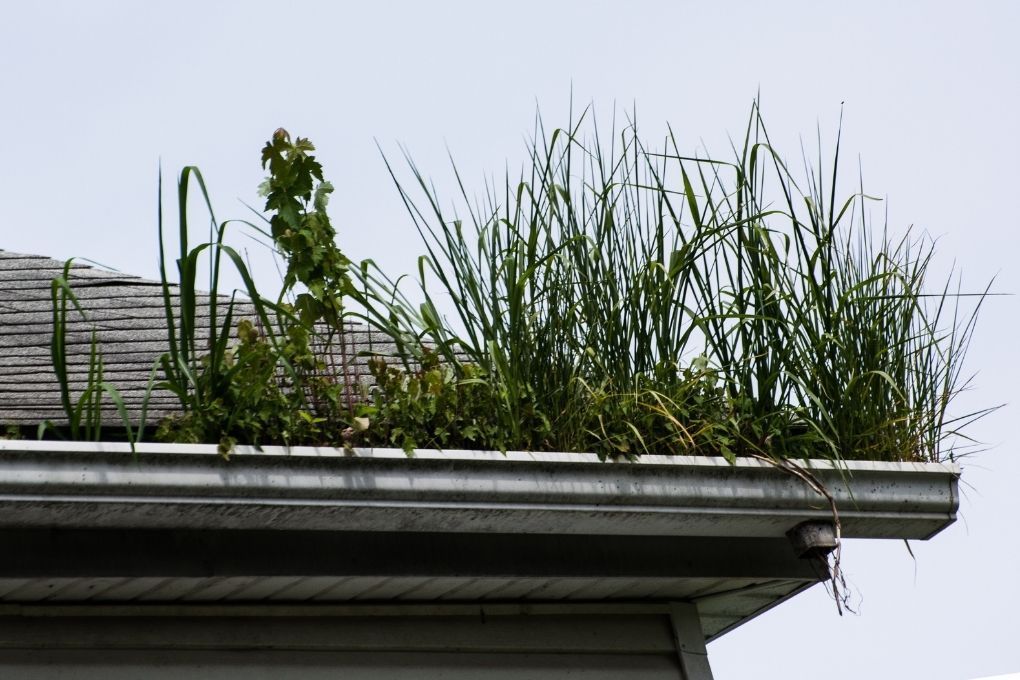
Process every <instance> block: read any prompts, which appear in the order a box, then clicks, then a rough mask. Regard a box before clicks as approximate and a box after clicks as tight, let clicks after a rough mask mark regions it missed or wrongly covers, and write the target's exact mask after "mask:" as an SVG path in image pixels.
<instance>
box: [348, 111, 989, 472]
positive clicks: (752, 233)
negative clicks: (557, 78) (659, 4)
mask: <svg viewBox="0 0 1020 680" xmlns="http://www.w3.org/2000/svg"><path fill="white" fill-rule="evenodd" d="M601 135H602V133H601V132H600V130H599V127H598V125H596V124H595V123H594V121H593V119H592V116H591V114H590V112H585V114H582V115H581V116H580V119H579V120H577V121H574V122H572V123H571V124H570V125H569V126H568V127H566V128H563V129H557V130H554V131H552V132H551V133H548V134H547V133H546V131H545V129H544V128H543V127H542V126H541V124H539V126H538V127H537V129H536V133H535V137H534V142H533V144H532V146H531V147H530V163H529V164H528V166H527V167H526V169H525V171H524V172H523V173H522V175H521V176H519V177H515V178H511V177H509V176H508V177H507V179H506V182H505V183H504V185H503V186H502V187H500V188H499V190H498V191H497V190H495V189H493V188H492V187H490V188H489V189H488V190H487V194H486V195H485V196H484V198H483V199H482V200H481V201H475V200H472V197H471V196H470V195H469V193H468V191H467V190H466V188H465V185H464V183H463V182H462V181H461V178H460V176H459V174H458V175H457V181H458V185H459V186H458V189H459V194H460V198H461V199H462V200H461V205H462V206H464V214H463V215H451V214H448V213H447V211H446V210H445V209H444V208H443V206H444V205H446V203H444V201H443V199H442V198H441V197H440V196H439V194H438V193H437V192H436V191H435V189H434V188H433V187H432V185H431V184H430V183H429V181H428V180H427V179H426V177H425V176H424V174H423V173H422V172H421V171H420V170H419V168H418V167H417V166H416V165H415V164H414V162H413V161H412V160H411V159H410V158H409V157H408V156H407V154H406V153H405V159H406V161H407V163H408V167H409V170H410V177H411V181H410V182H409V183H405V182H404V181H401V180H400V179H399V178H398V173H397V172H396V170H395V169H394V168H393V167H392V166H389V167H390V172H391V174H392V175H393V177H394V180H395V182H396V184H397V188H398V190H399V192H400V195H401V197H402V198H403V200H404V203H405V205H406V206H407V209H408V212H409V214H410V216H411V219H412V221H413V223H414V225H415V226H416V228H417V230H418V232H419V234H420V235H421V237H422V239H423V243H424V247H425V249H426V254H425V255H424V256H423V257H422V258H421V259H420V260H419V268H418V269H419V271H418V279H417V285H416V290H415V291H413V292H410V291H406V290H405V289H404V288H402V287H401V286H400V285H397V282H396V281H395V280H394V279H392V278H391V277H388V276H387V275H385V274H384V273H383V272H381V271H380V270H379V269H378V268H376V267H375V266H374V265H373V264H372V263H371V262H366V263H363V266H362V268H361V269H360V271H359V282H360V286H361V288H362V290H363V291H364V299H363V303H364V304H365V307H366V312H365V318H366V319H368V320H369V321H370V322H371V323H372V324H373V325H375V326H376V327H378V328H380V329H382V330H383V331H385V332H387V333H389V334H390V335H391V336H392V337H394V338H395V339H397V340H398V341H399V347H400V348H401V349H400V352H399V354H400V358H401V359H402V360H404V361H405V362H406V363H407V365H408V366H410V365H411V364H412V362H414V361H416V360H418V358H420V356H421V355H422V354H423V353H425V352H428V351H435V352H437V353H439V354H440V355H441V356H442V357H443V358H444V359H445V361H446V362H448V363H449V364H451V365H453V366H458V365H463V364H470V365H472V366H475V367H479V368H480V369H481V373H482V375H484V376H485V377H484V383H485V385H486V386H487V388H488V391H487V392H485V394H486V395H487V396H486V397H485V398H487V399H489V400H490V401H491V412H492V413H493V417H494V418H495V419H496V420H497V421H498V427H497V429H498V430H499V431H500V432H502V433H504V438H502V439H501V440H500V441H498V442H495V443H496V444H498V445H499V446H500V447H503V448H515V449H518V448H519V449H527V450H532V449H545V450H549V449H552V450H565V451H580V450H594V451H597V452H599V453H600V454H603V455H607V456H609V455H627V456H631V455H638V454H647V453H666V454H675V453H704V454H721V455H724V456H726V457H728V458H731V459H732V458H733V457H734V456H737V455H758V456H768V457H772V458H791V457H793V458H807V457H825V458H832V459H853V458H863V459H874V460H914V461H918V460H942V459H945V458H947V457H951V456H952V455H953V454H954V451H955V450H956V449H955V448H954V447H958V446H959V445H960V443H961V440H960V438H959V437H958V436H957V435H959V434H960V433H959V427H958V425H960V424H962V423H967V422H969V421H970V420H971V419H973V418H975V417H979V416H980V415H981V414H980V413H975V414H968V415H964V416H962V417H961V416H957V417H955V418H951V417H950V416H949V415H947V414H949V413H950V411H949V407H950V405H951V403H952V401H953V398H954V397H955V396H956V395H957V394H958V393H959V391H960V390H961V389H962V388H963V387H964V386H965V384H966V379H965V377H964V374H963V373H962V361H963V358H964V356H965V354H966V350H967V346H968V344H969V341H970V338H971V335H972V333H973V330H974V323H975V321H976V314H977V308H978V307H979V306H980V301H981V300H982V299H983V296H981V295H979V296H978V298H977V304H976V305H974V306H973V308H972V309H971V311H970V312H966V313H965V312H964V311H963V307H962V306H961V303H962V298H961V296H960V295H958V291H956V290H955V289H953V288H952V286H951V284H950V283H948V282H944V281H943V282H938V283H937V284H936V285H934V286H933V285H932V283H931V281H930V280H929V279H930V278H931V277H930V269H931V262H932V257H933V244H932V242H931V241H930V240H927V239H924V238H917V237H915V236H914V235H913V234H911V233H907V234H905V235H904V236H902V237H899V238H898V239H893V238H892V237H890V236H889V235H888V231H887V229H886V227H885V225H883V226H882V227H881V229H880V230H876V229H874V228H873V225H872V224H871V223H870V221H869V219H868V214H869V203H870V202H871V199H869V198H868V197H867V196H866V195H865V194H864V192H863V189H859V190H857V191H856V192H854V193H853V194H852V195H850V196H847V197H845V198H839V197H837V193H836V192H837V186H838V184H839V175H838V168H839V139H838V138H837V141H836V145H835V149H834V153H833V157H832V160H831V161H830V163H829V164H828V166H827V168H823V167H822V163H821V160H819V161H818V163H817V165H816V166H815V167H814V168H813V169H811V170H810V171H809V172H808V173H807V176H806V178H804V179H803V180H801V181H800V182H798V181H796V180H795V178H794V174H793V173H792V172H791V171H790V170H789V168H788V166H787V164H786V163H785V162H784V160H783V159H782V157H781V156H780V155H779V154H778V153H777V152H776V151H775V149H774V148H773V146H772V144H771V143H770V141H769V138H768V134H767V131H766V128H765V126H764V124H763V121H762V117H761V115H760V112H759V110H758V108H757V106H755V107H754V109H753V110H752V113H751V116H750V118H749V122H748V125H747V128H746V130H745V133H744V135H743V141H742V144H741V145H740V146H739V148H737V149H735V152H734V154H733V156H732V158H730V159H726V160H718V159H710V158H699V157H693V156H690V155H685V154H683V153H681V151H680V149H681V145H680V142H679V140H677V139H676V137H675V136H674V134H673V133H672V131H670V132H669V134H668V135H667V136H666V138H665V140H664V145H662V146H661V147H658V148H654V149H653V148H649V147H648V146H646V145H645V143H644V142H643V141H642V139H641V138H640V137H639V135H638V134H637V130H636V128H635V127H634V126H627V127H625V128H624V129H622V130H619V131H616V130H612V131H610V134H609V135H608V136H601ZM455 170H456V168H455ZM412 300H421V301H422V302H421V303H418V302H412ZM444 312H445V314H444ZM469 379H470V380H471V381H473V382H475V381H477V380H478V378H477V376H476V374H475V372H474V371H472V372H471V375H470V378H469ZM964 441H965V440H964Z"/></svg>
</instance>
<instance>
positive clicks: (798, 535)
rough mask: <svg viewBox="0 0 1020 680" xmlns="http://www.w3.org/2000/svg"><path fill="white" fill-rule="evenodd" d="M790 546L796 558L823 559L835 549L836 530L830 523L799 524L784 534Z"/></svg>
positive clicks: (812, 522)
mask: <svg viewBox="0 0 1020 680" xmlns="http://www.w3.org/2000/svg"><path fill="white" fill-rule="evenodd" d="M786 537H787V538H788V539H790V545H791V546H793V551H794V552H795V553H796V554H797V557H799V558H801V559H807V558H812V557H815V558H823V559H824V558H825V557H826V556H828V554H829V553H831V552H832V551H833V550H835V549H836V546H837V545H838V542H837V540H836V529H835V527H834V526H833V525H832V522H821V521H810V522H801V523H800V524H798V525H797V526H795V527H794V528H792V529H790V530H789V531H787V532H786Z"/></svg>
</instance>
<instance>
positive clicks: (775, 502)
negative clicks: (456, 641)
mask: <svg viewBox="0 0 1020 680" xmlns="http://www.w3.org/2000/svg"><path fill="white" fill-rule="evenodd" d="M0 452H2V455H0V540H2V542H3V544H4V545H5V546H6V548H7V553H8V555H9V559H6V560H4V562H3V564H0V603H17V604H54V603H61V602H63V603H65V604H66V603H76V602H80V601H87V602H89V603H105V604H111V603H114V604H122V605H125V606H128V605H130V606H136V605H158V604H184V603H191V604H195V603H207V604H209V603H215V604H234V605H243V604H255V603H258V604H268V603H272V604H316V605H331V606H337V605H357V604H366V603H367V604H371V603H376V604H379V603H408V604H410V603H422V602H432V603H442V604H458V603H461V604H463V603H468V602H482V603H500V602H517V603H520V602H529V603H556V602H571V603H574V602H582V603H583V602H587V603H606V604H625V603H643V604H646V605H647V604H653V605H654V604H656V603H658V604H660V605H661V604H663V603H668V602H670V601H675V600H685V601H691V602H695V603H696V604H697V606H698V611H699V614H700V617H701V621H702V627H703V629H704V631H705V635H706V637H707V638H708V639H712V638H715V637H718V636H719V635H721V634H723V633H725V632H726V631H728V630H731V629H732V628H733V627H735V626H737V625H739V624H741V623H743V622H745V621H747V620H749V619H751V618H753V617H754V616H757V615H758V614H760V613H762V612H763V611H765V610H767V609H769V608H771V607H772V606H774V605H775V604H777V603H779V602H781V601H783V600H784V599H786V598H788V597H790V596H792V595H794V594H796V593H798V592H800V591H801V590H803V589H805V588H807V587H810V586H811V585H814V584H816V583H818V582H819V581H821V580H824V579H825V578H826V571H825V569H824V568H822V567H821V566H820V565H819V564H818V563H817V562H816V561H815V560H813V559H799V558H798V557H797V556H796V554H795V552H794V550H793V548H792V547H791V545H790V543H789V541H788V540H787V538H786V532H787V531H789V530H790V529H792V528H794V527H796V526H798V525H800V524H801V523H803V522H807V521H817V520H826V521H827V520H831V516H830V514H829V511H828V509H827V506H826V504H825V503H824V502H821V500H822V499H821V498H820V497H819V496H817V495H816V494H815V493H814V492H813V491H811V490H810V489H809V488H808V487H807V486H806V485H805V484H803V483H802V482H801V481H800V480H798V479H796V478H795V477H793V476H792V475H789V474H787V473H785V472H783V471H781V470H779V469H777V468H775V467H774V466H770V465H767V464H764V463H761V462H759V461H756V460H738V461H737V463H736V464H735V465H731V464H729V463H727V462H725V461H723V460H722V459H715V458H704V457H696V456H691V457H676V458H674V457H660V456H649V457H646V458H643V459H641V460H640V461H638V462H636V463H622V462H621V463H605V462H601V461H599V460H598V458H597V457H595V456H593V455H589V454H545V453H542V454H540V453H514V452H510V453H508V454H506V455H504V454H500V453H491V452H472V451H444V452H439V451H418V452H416V454H415V457H414V458H408V457H407V456H406V455H405V454H404V453H403V451H398V450H392V449H356V450H355V451H354V452H353V453H345V452H343V451H340V450H336V449H325V448H322V449H319V448H292V449H284V448H279V447H265V448H264V449H261V450H256V449H252V448H248V447H239V449H238V451H237V452H236V453H235V454H234V455H233V456H232V457H231V459H230V460H229V461H224V460H223V459H222V458H221V457H220V456H217V455H216V454H215V447H214V446H204V445H171V444H143V445H141V446H140V447H139V449H138V450H137V452H136V453H134V454H132V452H131V450H130V448H129V447H128V446H127V445H123V444H107V443H85V442H23V441H0ZM846 465H847V467H846V468H844V469H837V468H835V467H834V466H833V465H832V464H830V463H827V462H823V461H815V462H812V463H811V464H810V469H811V470H812V472H813V473H814V474H815V475H816V476H817V477H818V479H819V480H821V481H822V482H823V483H825V484H826V485H827V486H828V488H829V489H831V491H832V493H833V495H834V497H835V499H836V501H837V504H838V507H839V509H840V516H841V521H842V526H843V535H844V536H845V537H850V538H867V537H872V538H874V537H883V538H900V539H913V538H926V537H929V536H931V535H932V534H934V533H936V532H937V531H939V530H941V529H942V528H944V527H945V526H947V525H949V524H950V523H952V522H953V521H954V519H955V517H956V510H957V505H958V495H957V481H958V480H957V478H958V475H959V470H958V469H957V468H956V467H955V466H951V465H943V464H931V463H929V464H920V463H869V462H851V463H847V464H846Z"/></svg>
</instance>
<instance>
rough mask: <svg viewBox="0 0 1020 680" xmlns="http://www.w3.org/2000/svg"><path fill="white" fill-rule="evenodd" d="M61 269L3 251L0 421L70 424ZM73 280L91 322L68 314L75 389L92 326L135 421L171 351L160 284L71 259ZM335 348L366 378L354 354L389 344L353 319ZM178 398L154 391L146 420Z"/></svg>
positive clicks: (82, 381) (84, 370)
mask: <svg viewBox="0 0 1020 680" xmlns="http://www.w3.org/2000/svg"><path fill="white" fill-rule="evenodd" d="M63 269H64V263H63V262H61V261H59V260H54V259H52V258H48V257H42V256H39V255H22V254H18V253H11V252H8V251H2V250H0V425H20V426H35V425H38V424H39V423H41V422H43V421H46V420H50V421H53V422H55V423H60V422H64V421H65V415H64V411H63V408H62V407H61V403H60V391H59V389H60V388H59V385H58V383H57V379H56V376H55V374H54V372H53V368H52V365H53V362H52V359H51V355H50V340H51V337H52V332H53V309H52V302H51V282H52V280H53V279H54V278H56V277H57V276H60V275H62V274H63ZM69 281H70V284H71V289H72V290H73V291H74V293H75V295H76V296H77V297H78V299H79V301H80V303H81V306H82V308H83V309H84V311H85V314H86V315H87V316H88V319H87V320H86V319H82V318H81V316H80V315H79V314H77V312H74V311H72V312H70V313H69V314H68V331H67V363H68V367H69V371H68V372H69V379H70V383H71V389H72V392H74V391H77V390H81V389H83V387H84V386H85V385H86V383H87V376H88V362H89V350H90V345H91V339H92V330H93V329H95V330H96V332H97V339H98V342H99V349H100V351H101V353H102V356H103V361H104V374H105V377H106V380H107V381H108V382H110V383H112V384H113V385H114V386H115V387H116V388H117V389H118V391H119V392H120V393H121V395H122V397H123V399H124V402H125V404H126V406H127V408H128V411H129V414H130V416H131V417H132V419H134V420H135V421H137V420H138V418H139V416H140V412H141V406H142V401H143V398H144V395H145V391H146V388H147V387H148V384H149V378H150V375H151V373H152V369H153V365H154V363H155V362H156V360H157V359H158V358H159V357H160V355H162V354H163V352H165V351H167V349H168V345H167V332H166V316H165V311H164V302H163V287H162V284H161V283H160V282H159V281H152V280H147V279H143V278H140V277H137V276H131V275H127V274H121V273H118V272H114V271H110V270H107V269H103V268H101V267H98V266H89V265H86V264H83V263H81V262H79V261H75V262H74V263H72V265H71V270H70V276H69ZM176 293H177V287H176V286H173V287H172V288H171V299H172V301H176V298H177V295H176ZM208 305H209V297H208V296H199V297H198V312H197V315H198V318H199V323H198V324H197V325H198V326H199V328H198V330H197V333H196V335H197V338H196V339H197V341H198V342H202V341H203V340H205V339H206V338H207V337H208V332H207V329H204V328H203V327H202V325H203V324H202V320H203V319H208V312H207V310H208ZM240 305H241V306H240V309H239V310H238V311H239V313H235V315H236V316H243V315H245V314H251V312H250V307H249V306H248V305H246V304H245V303H243V302H242V303H240ZM203 315H204V316H203ZM334 345H335V346H342V347H345V348H346V350H347V355H348V357H347V358H348V362H347V363H348V368H349V371H350V373H352V374H354V375H355V376H357V377H359V378H360V377H363V376H365V375H367V364H366V362H367V359H365V358H364V357H358V356H357V355H358V354H359V353H360V352H362V351H363V350H375V351H381V350H386V348H388V347H390V346H391V345H390V344H389V343H387V341H386V338H383V337H381V336H379V335H377V334H372V333H369V332H367V330H366V329H365V328H364V327H363V326H360V325H356V324H348V325H347V326H346V328H345V333H344V338H343V342H342V343H341V341H340V340H337V341H335V342H334ZM330 349H331V348H326V351H330ZM335 365H339V364H338V363H337V364H335ZM177 403H178V402H177V397H175V396H174V395H173V394H171V393H170V392H167V391H165V390H155V391H153V393H152V396H151V398H150V401H149V412H148V422H150V423H152V422H155V421H156V420H157V419H158V418H159V417H161V416H164V415H167V414H168V413H170V412H172V411H173V410H174V409H175V407H176V405H177ZM105 416H106V417H105V418H104V420H106V421H107V422H111V423H119V422H120V419H119V417H118V416H117V415H116V413H115V412H114V409H113V406H112V405H109V406H108V407H107V409H106V414H105Z"/></svg>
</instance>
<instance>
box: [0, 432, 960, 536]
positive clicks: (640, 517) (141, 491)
mask: <svg viewBox="0 0 1020 680" xmlns="http://www.w3.org/2000/svg"><path fill="white" fill-rule="evenodd" d="M136 448H137V451H136V453H132V452H131V449H130V447H129V446H128V445H127V444H115V443H105V442H48V441H47V442H36V441H15V440H0V528H5V529H32V528H47V529H51V528H89V529H97V528H136V529H189V530H190V529H218V530H224V529H236V530H245V529H277V530H332V531H363V532H364V531H367V532H394V531H411V532H442V533H447V532H454V533H461V532H470V533H490V532H491V533H503V534H592V535H646V536H689V537H699V536H700V537H724V538H725V537H733V538H737V537H748V538H750V537H759V538H761V537H773V538H774V537H782V536H784V535H785V534H786V532H787V531H789V530H790V529H792V528H794V527H795V526H797V525H799V524H801V523H803V522H808V521H831V515H830V512H829V507H828V502H827V500H826V499H824V498H822V497H821V496H820V495H818V494H817V493H815V492H814V491H812V490H811V489H810V488H808V486H807V485H806V484H805V483H804V482H802V481H801V480H799V479H797V478H795V477H794V476H793V475H791V474H789V473H786V472H784V471H782V470H779V469H777V468H776V467H774V466H771V465H768V464H767V463H764V462H761V461H758V460H754V459H739V460H737V462H736V463H735V464H733V465H731V464H729V463H727V462H726V461H725V460H723V459H721V458H708V457H699V456H676V457H668V456H646V457H643V458H641V459H640V460H639V461H638V462H601V461H599V459H598V458H597V456H595V455H593V454H575V453H525V452H509V453H507V454H501V453H498V452H481V451H435V450H420V451H416V452H415V455H414V457H411V458H409V457H407V456H406V455H405V454H404V452H403V451H401V450H398V449H356V450H355V451H354V452H353V453H346V452H344V451H342V450H338V449H332V448H316V447H294V448H284V447H268V446H267V447H264V448H263V449H261V450H258V449H255V448H253V447H237V449H236V450H235V452H234V453H233V455H232V456H231V457H230V460H224V459H223V458H221V457H220V456H219V455H218V454H217V453H216V447H215V446H214V445H190V444H139V445H138V446H137V447H136ZM803 466H804V467H805V468H806V469H809V470H810V471H811V473H812V474H813V475H814V476H815V477H816V478H817V479H818V480H819V481H821V482H822V483H823V484H824V485H825V487H826V488H827V489H828V490H829V492H830V493H831V494H832V495H833V497H834V498H835V500H836V503H837V507H838V509H839V513H840V519H841V522H842V535H843V537H845V538H897V539H926V538H929V537H931V536H933V535H934V534H936V533H938V532H939V531H941V530H942V529H944V528H945V527H946V526H948V525H949V524H952V523H953V522H954V521H955V519H956V512H957V509H958V507H959V492H958V480H959V476H960V470H959V468H958V467H957V466H956V465H949V464H940V463H885V462H870V461H847V462H844V463H841V464H839V465H838V466H837V465H834V464H833V463H831V462H829V461H808V462H806V463H804V464H803Z"/></svg>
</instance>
